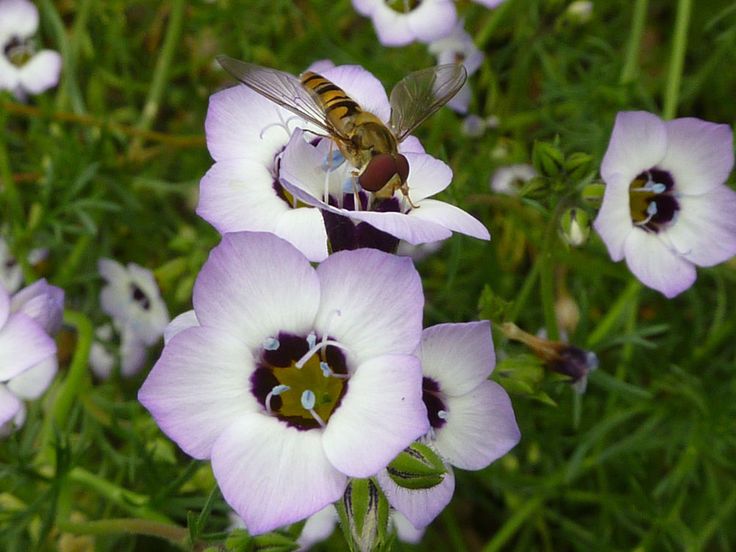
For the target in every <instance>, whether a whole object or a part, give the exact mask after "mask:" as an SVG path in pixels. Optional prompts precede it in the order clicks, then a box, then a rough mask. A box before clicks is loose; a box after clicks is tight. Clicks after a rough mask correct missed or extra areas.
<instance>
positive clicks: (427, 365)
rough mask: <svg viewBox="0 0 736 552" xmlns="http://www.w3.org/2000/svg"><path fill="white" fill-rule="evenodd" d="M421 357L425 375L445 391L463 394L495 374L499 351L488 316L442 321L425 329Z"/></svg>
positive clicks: (452, 393)
mask: <svg viewBox="0 0 736 552" xmlns="http://www.w3.org/2000/svg"><path fill="white" fill-rule="evenodd" d="M420 358H421V360H422V372H423V373H424V376H425V377H428V378H432V379H433V380H435V381H436V382H437V383H439V385H440V388H441V389H442V391H443V393H447V394H449V395H463V394H465V393H468V392H470V391H472V390H473V389H474V388H475V387H477V386H478V385H479V384H480V383H481V382H482V381H483V380H485V379H487V378H488V376H490V375H491V372H492V371H493V368H494V366H495V364H496V355H495V352H494V350H493V340H492V339H491V323H490V322H488V320H481V321H479V322H468V323H465V324H438V325H436V326H431V327H429V328H426V329H425V330H424V331H423V332H422V344H421V353H420Z"/></svg>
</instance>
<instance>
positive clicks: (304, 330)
mask: <svg viewBox="0 0 736 552" xmlns="http://www.w3.org/2000/svg"><path fill="white" fill-rule="evenodd" d="M193 303H194V313H195V314H194V315H192V314H187V315H182V316H179V317H177V318H176V319H175V320H174V322H173V323H172V325H175V328H176V330H178V333H175V332H174V331H171V332H167V339H168V342H167V343H166V345H165V347H164V350H163V353H162V355H161V358H160V359H159V360H158V362H157V363H156V365H155V366H154V368H153V370H152V371H151V373H150V374H149V375H148V378H147V379H146V381H145V382H144V384H143V386H142V388H141V390H140V392H139V400H140V401H141V402H142V403H143V405H144V406H145V407H146V408H148V410H149V411H150V412H151V414H152V415H153V417H154V418H155V420H156V421H157V423H158V424H159V426H160V427H161V428H162V429H163V431H164V432H165V433H166V434H167V435H169V437H171V438H172V439H173V440H174V441H176V442H177V443H178V444H179V446H180V447H181V448H182V449H183V450H184V451H185V452H187V453H188V454H190V455H192V456H194V457H195V458H201V459H204V458H210V459H211V460H212V468H213V471H214V474H215V478H216V479H217V481H218V483H219V485H220V488H221V490H222V492H223V495H224V497H225V499H226V500H227V501H228V503H229V504H230V505H231V506H232V508H233V509H234V510H235V511H236V512H237V513H238V515H239V516H241V517H242V518H243V519H244V520H245V524H246V526H247V528H248V530H249V531H250V532H251V533H254V534H257V533H262V532H265V531H270V530H272V529H274V528H277V527H280V526H282V525H285V524H288V523H292V522H296V521H299V520H301V519H304V518H306V517H308V516H310V515H311V514H313V513H315V512H317V511H319V510H321V509H322V508H324V507H325V506H327V505H328V504H330V503H333V502H335V501H336V500H338V499H339V498H340V497H341V496H342V495H343V492H344V491H345V488H346V486H347V482H348V477H357V478H363V477H368V476H371V475H373V474H375V473H376V472H377V471H379V470H381V469H382V468H384V467H385V466H386V465H387V464H388V463H389V462H390V461H391V459H392V458H394V457H395V456H396V454H397V453H398V452H400V451H401V450H403V449H404V448H405V447H406V446H407V445H408V444H409V443H410V442H411V441H412V440H414V439H416V438H417V437H418V436H420V435H422V434H424V433H425V432H426V431H427V429H428V423H427V414H426V409H425V407H424V404H423V403H422V398H421V378H422V376H421V368H420V366H419V361H418V359H417V358H416V357H415V356H413V355H412V353H413V351H414V350H415V348H416V347H417V345H418V343H419V339H420V335H421V319H422V307H423V303H424V301H423V296H422V290H421V284H420V281H419V275H418V274H417V272H416V270H415V269H414V267H413V265H412V263H411V261H410V260H409V259H405V258H400V257H396V256H391V255H387V254H385V253H382V252H379V251H375V250H369V249H363V250H359V251H345V252H340V253H336V254H333V255H331V256H330V257H329V258H328V259H327V260H325V261H324V262H323V263H322V264H321V265H320V266H319V267H318V268H317V269H314V268H313V267H312V266H311V265H310V264H309V261H308V260H307V259H306V258H305V257H304V256H303V255H302V254H301V253H299V252H298V251H297V250H296V249H295V248H294V247H293V246H291V245H290V244H289V243H287V242H286V241H284V240H282V239H280V238H278V237H276V236H273V235H272V234H261V233H250V232H240V233H231V234H226V235H225V236H224V237H223V239H222V242H221V243H220V244H219V245H218V246H217V247H215V248H214V249H213V250H212V252H211V254H210V257H209V259H208V261H207V262H206V263H205V265H204V267H203V268H202V271H201V272H200V274H199V276H198V277H197V281H196V283H195V286H194V297H193Z"/></svg>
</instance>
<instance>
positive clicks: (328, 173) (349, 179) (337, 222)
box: [281, 96, 490, 250]
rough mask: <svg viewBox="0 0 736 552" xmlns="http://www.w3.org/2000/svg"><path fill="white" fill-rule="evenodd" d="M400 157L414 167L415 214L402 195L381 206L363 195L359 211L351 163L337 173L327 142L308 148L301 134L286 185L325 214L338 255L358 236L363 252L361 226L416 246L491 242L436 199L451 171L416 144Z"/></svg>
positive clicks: (294, 142)
mask: <svg viewBox="0 0 736 552" xmlns="http://www.w3.org/2000/svg"><path fill="white" fill-rule="evenodd" d="M384 97H385V96H384ZM386 108H388V103H386ZM399 151H400V152H401V153H402V154H403V155H404V156H405V157H406V159H407V160H408V162H409V167H410V169H411V170H410V172H409V177H408V179H407V184H408V186H409V198H410V199H411V201H412V203H414V205H416V208H412V207H411V206H410V205H409V202H408V201H407V200H406V198H405V197H404V196H403V195H402V193H401V192H400V191H399V190H397V191H395V192H394V195H393V197H391V198H389V199H385V200H382V201H381V202H380V203H378V204H377V205H376V204H375V203H374V202H373V198H372V197H370V196H369V194H367V193H366V192H364V191H362V190H360V191H358V192H357V193H358V197H359V198H360V205H361V206H362V208H361V209H359V210H355V209H354V206H355V205H356V202H355V200H354V197H355V194H356V190H354V188H353V182H354V178H353V176H352V171H353V168H352V167H350V166H349V165H348V164H347V163H342V164H341V165H339V166H337V167H335V168H333V167H332V164H330V163H329V162H325V160H326V159H328V160H329V159H330V155H331V154H330V145H329V144H328V143H326V142H325V141H320V142H317V143H312V142H308V141H306V140H305V136H304V135H303V134H302V133H301V132H296V133H294V135H293V136H292V139H291V141H290V142H289V144H288V145H287V147H286V150H285V151H284V154H283V157H282V159H281V183H282V184H283V185H284V187H285V188H286V189H287V190H288V191H289V192H290V193H291V194H292V195H293V196H294V197H295V198H297V199H298V200H299V201H301V202H302V203H305V204H307V205H313V206H315V207H319V208H320V209H322V210H323V211H325V212H326V213H325V221H326V223H327V235H328V236H329V238H330V241H331V243H332V245H333V247H335V246H338V247H337V249H343V248H347V249H350V248H352V247H340V246H339V245H338V240H341V239H344V240H346V241H347V240H349V238H350V236H349V233H351V232H354V233H355V234H356V240H357V241H358V244H359V245H358V246H360V245H361V244H360V233H361V232H363V231H365V232H367V231H368V229H366V228H365V224H361V223H367V225H370V226H371V227H372V228H374V229H377V230H379V231H380V232H382V233H384V234H386V235H388V236H389V237H390V236H393V237H394V238H398V239H402V240H405V241H406V242H408V243H410V244H411V245H418V244H421V243H427V242H434V241H440V240H444V239H446V238H448V237H450V236H451V235H452V232H453V231H455V232H460V233H463V234H466V235H469V236H473V237H475V238H479V239H486V240H487V239H489V238H490V235H489V234H488V230H487V229H486V228H485V226H483V224H481V223H480V222H479V221H478V220H477V219H475V218H474V217H472V216H471V215H469V214H468V213H466V212H465V211H463V210H462V209H459V208H458V207H455V206H454V205H450V204H449V203H445V202H443V201H438V200H436V199H431V196H432V195H434V194H436V193H438V192H441V191H442V190H444V189H445V188H447V186H449V185H450V181H451V179H452V171H451V170H450V168H449V167H448V166H447V165H446V164H445V163H443V162H442V161H440V160H439V159H435V158H434V157H432V156H431V155H427V154H426V153H424V150H423V149H422V148H421V145H420V144H419V143H418V141H415V140H405V141H404V142H402V143H401V144H400V146H399ZM330 215H333V216H330ZM335 215H336V216H337V217H338V218H336V217H335ZM344 218H348V219H350V220H352V221H353V225H346V224H344ZM366 241H367V240H366ZM386 250H390V249H389V248H386Z"/></svg>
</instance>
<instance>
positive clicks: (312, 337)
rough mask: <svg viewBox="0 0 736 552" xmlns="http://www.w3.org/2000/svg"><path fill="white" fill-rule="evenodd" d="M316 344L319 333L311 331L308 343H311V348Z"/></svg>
mask: <svg viewBox="0 0 736 552" xmlns="http://www.w3.org/2000/svg"><path fill="white" fill-rule="evenodd" d="M316 344H317V334H316V333H314V332H311V333H310V334H309V335H308V336H307V345H309V348H310V349H311V348H312V347H314V346H315V345H316Z"/></svg>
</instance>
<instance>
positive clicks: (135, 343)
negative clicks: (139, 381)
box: [89, 321, 148, 380]
mask: <svg viewBox="0 0 736 552" xmlns="http://www.w3.org/2000/svg"><path fill="white" fill-rule="evenodd" d="M113 327H114V330H115V331H114V332H113ZM115 349H118V351H119V355H116V354H114V353H113V352H112V351H113V350H115ZM147 353H148V345H146V343H145V342H144V341H143V340H142V339H141V338H140V337H138V336H137V335H136V334H135V333H134V332H133V330H132V329H131V327H130V326H125V327H121V326H120V323H119V322H117V321H113V323H112V325H111V324H103V325H102V326H99V327H98V328H97V329H96V330H95V340H94V341H93V342H92V348H91V349H90V352H89V366H90V368H91V369H92V372H93V373H94V374H95V376H97V377H98V378H99V379H101V380H106V379H109V378H110V376H111V375H112V373H113V370H114V368H115V363H116V360H117V358H118V357H119V359H120V375H121V376H122V377H124V378H130V377H133V376H135V375H136V374H137V373H138V372H140V371H141V368H143V365H144V364H145V362H146V355H147Z"/></svg>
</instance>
